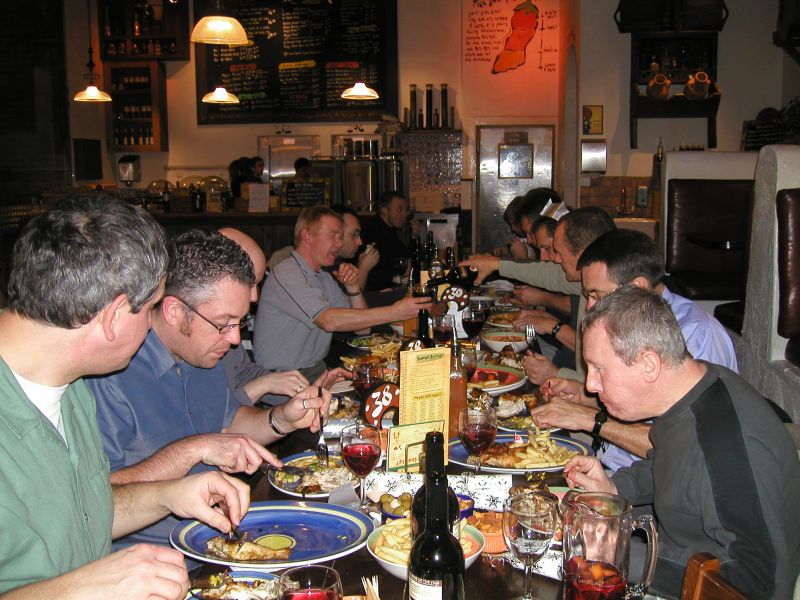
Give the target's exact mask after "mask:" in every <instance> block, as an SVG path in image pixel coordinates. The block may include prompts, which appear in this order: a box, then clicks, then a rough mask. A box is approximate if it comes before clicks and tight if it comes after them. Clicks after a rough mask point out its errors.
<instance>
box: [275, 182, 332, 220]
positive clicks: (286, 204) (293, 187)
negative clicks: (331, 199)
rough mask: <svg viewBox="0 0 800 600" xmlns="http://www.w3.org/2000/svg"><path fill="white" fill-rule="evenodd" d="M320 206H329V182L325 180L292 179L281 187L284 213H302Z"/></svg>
mask: <svg viewBox="0 0 800 600" xmlns="http://www.w3.org/2000/svg"><path fill="white" fill-rule="evenodd" d="M318 204H328V181H327V180H325V179H290V180H288V181H285V182H284V183H283V185H282V186H281V210H283V211H288V212H292V211H300V210H303V209H304V208H307V207H309V206H316V205H318Z"/></svg>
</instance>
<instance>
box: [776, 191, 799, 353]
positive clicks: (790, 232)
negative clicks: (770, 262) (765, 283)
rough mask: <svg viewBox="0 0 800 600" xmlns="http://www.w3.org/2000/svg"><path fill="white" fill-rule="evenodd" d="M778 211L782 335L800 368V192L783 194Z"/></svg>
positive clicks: (780, 327)
mask: <svg viewBox="0 0 800 600" xmlns="http://www.w3.org/2000/svg"><path fill="white" fill-rule="evenodd" d="M775 200H776V207H777V211H778V334H779V335H781V336H783V337H785V338H788V342H787V343H786V351H785V356H786V360H788V361H789V362H791V363H792V364H793V365H798V366H800V188H795V189H789V190H780V191H779V192H778V194H777V197H776V199H775Z"/></svg>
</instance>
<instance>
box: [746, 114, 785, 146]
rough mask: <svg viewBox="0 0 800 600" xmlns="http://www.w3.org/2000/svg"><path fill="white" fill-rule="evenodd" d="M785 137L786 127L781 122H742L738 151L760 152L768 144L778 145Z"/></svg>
mask: <svg viewBox="0 0 800 600" xmlns="http://www.w3.org/2000/svg"><path fill="white" fill-rule="evenodd" d="M785 137H786V127H785V126H784V124H783V123H781V122H777V123H775V122H769V121H744V122H743V123H742V143H741V146H740V148H739V149H740V150H741V151H742V152H749V151H751V150H761V148H762V147H764V146H766V145H768V144H780V143H781V142H782V141H783V140H784V138H785Z"/></svg>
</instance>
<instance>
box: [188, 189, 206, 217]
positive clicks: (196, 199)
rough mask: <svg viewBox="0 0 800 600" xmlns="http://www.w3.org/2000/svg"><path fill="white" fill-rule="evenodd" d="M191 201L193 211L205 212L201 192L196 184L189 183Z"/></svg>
mask: <svg viewBox="0 0 800 600" xmlns="http://www.w3.org/2000/svg"><path fill="white" fill-rule="evenodd" d="M189 202H190V204H191V205H192V211H194V212H197V213H199V212H203V202H202V200H201V196H200V192H199V191H198V189H197V188H196V187H194V184H193V183H192V184H189Z"/></svg>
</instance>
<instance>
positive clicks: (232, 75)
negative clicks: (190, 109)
mask: <svg viewBox="0 0 800 600" xmlns="http://www.w3.org/2000/svg"><path fill="white" fill-rule="evenodd" d="M215 5H216V4H215V0H194V15H195V19H199V18H200V16H202V15H205V14H210V13H212V12H213V10H214V7H215ZM225 10H226V13H227V14H230V15H231V16H234V17H236V18H237V19H238V20H239V22H240V23H241V24H242V25H243V26H244V28H245V30H246V31H247V35H248V38H249V39H250V40H251V41H252V44H251V45H249V46H215V45H208V44H195V68H196V79H197V121H198V123H199V124H200V125H207V124H215V123H261V122H303V121H350V120H353V119H356V120H365V121H366V120H379V119H380V117H381V115H383V114H393V115H397V3H396V0H304V1H303V2H281V1H280V0H227V1H226V2H225ZM356 81H363V82H365V83H366V84H367V85H368V86H370V87H372V88H374V89H375V90H376V91H377V92H378V93H379V94H380V98H379V99H378V100H344V99H342V98H341V96H340V95H341V93H342V91H344V90H345V89H346V88H348V87H351V86H352V85H353V84H354V83H355V82H356ZM219 85H223V86H224V87H225V88H226V89H227V90H228V91H229V92H231V93H233V94H236V96H238V97H239V104H204V103H202V102H201V99H202V97H203V96H204V95H205V94H206V93H207V92H209V91H211V90H213V89H214V88H215V87H217V86H219Z"/></svg>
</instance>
